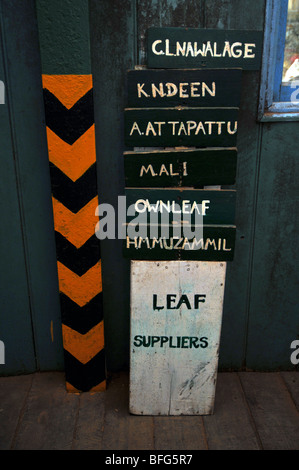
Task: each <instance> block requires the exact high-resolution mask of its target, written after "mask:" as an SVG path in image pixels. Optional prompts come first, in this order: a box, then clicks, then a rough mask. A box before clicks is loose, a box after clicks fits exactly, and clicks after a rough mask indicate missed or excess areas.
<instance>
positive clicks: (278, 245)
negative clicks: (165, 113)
mask: <svg viewBox="0 0 299 470" xmlns="http://www.w3.org/2000/svg"><path fill="white" fill-rule="evenodd" d="M265 5H266V2H265V0H256V1H254V2H252V1H251V0H242V1H240V0H229V1H227V0H166V1H164V2H157V1H156V0H119V1H114V2H111V1H109V0H103V1H98V0H91V2H90V21H91V25H90V26H91V45H92V65H93V76H94V94H95V95H94V96H95V122H96V132H97V135H96V138H97V146H98V155H99V164H98V166H99V186H100V188H101V200H102V201H103V202H108V203H111V204H113V205H114V207H115V208H117V198H118V196H119V195H123V194H124V188H125V175H124V164H123V157H122V152H123V150H124V149H125V150H126V148H125V147H124V132H123V127H124V125H125V123H124V108H125V107H126V106H127V105H128V103H127V96H126V73H127V71H128V70H132V69H134V67H135V66H136V65H143V66H146V64H147V57H146V33H147V29H148V28H149V27H152V26H154V27H157V26H158V27H161V26H162V27H184V28H185V27H188V28H216V29H237V30H258V31H261V32H262V31H263V28H264V18H265ZM259 87H260V72H259V71H246V72H243V76H242V91H241V103H240V115H239V130H238V138H237V148H238V167H237V180H236V181H237V182H236V185H235V186H226V188H227V189H229V188H230V189H236V190H237V201H236V226H237V234H236V245H235V257H234V261H233V262H232V263H228V269H227V279H226V291H225V305H224V315H223V325H222V337H221V346H220V357H219V365H220V367H221V368H223V369H240V368H244V367H247V368H254V369H270V370H273V369H275V368H279V367H281V368H292V367H293V365H292V364H291V362H290V354H291V350H290V344H291V342H292V341H293V340H294V339H296V338H297V335H298V332H299V325H298V302H297V301H296V296H297V292H298V287H297V286H298V268H297V266H298V259H297V261H296V257H297V255H296V253H297V250H296V247H295V243H296V242H295V240H296V238H297V233H298V215H297V210H298V209H297V207H298V206H297V205H296V203H295V202H294V201H295V200H296V197H297V196H296V178H295V174H298V158H297V156H298V150H297V149H296V145H294V142H295V141H296V135H297V134H298V124H297V123H273V124H262V123H259V122H258V121H257V108H258V96H259ZM296 133H297V134H296ZM142 145H144V144H142ZM285 230H287V233H288V240H289V243H286V244H285V243H284V240H285V233H286V232H285ZM282 247H283V248H282ZM102 252H103V273H104V277H103V291H104V293H106V295H105V299H106V300H105V318H106V323H105V325H106V327H105V335H106V338H107V339H106V341H107V344H109V347H108V350H107V360H108V365H109V367H110V368H111V369H118V368H120V367H125V366H126V365H127V361H128V341H129V336H128V328H129V327H128V325H129V263H128V262H127V261H126V260H124V259H123V257H122V244H121V241H114V240H104V241H103V242H102ZM297 297H298V296H297Z"/></svg>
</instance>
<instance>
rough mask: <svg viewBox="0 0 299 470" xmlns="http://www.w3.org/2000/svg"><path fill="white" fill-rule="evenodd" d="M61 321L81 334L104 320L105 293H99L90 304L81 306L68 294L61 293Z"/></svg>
mask: <svg viewBox="0 0 299 470" xmlns="http://www.w3.org/2000/svg"><path fill="white" fill-rule="evenodd" d="M60 305H61V321H62V323H63V324H64V325H66V326H68V327H69V328H72V329H73V330H75V331H77V332H78V333H80V334H81V335H84V334H85V333H87V332H88V331H89V330H91V328H93V327H94V326H96V325H97V324H98V323H100V322H101V321H102V320H103V293H102V292H100V293H99V294H97V295H96V296H95V297H94V298H93V299H92V300H91V301H90V302H88V304H86V305H84V306H83V307H80V306H79V305H78V304H76V302H73V301H72V300H71V299H70V298H69V297H68V296H67V295H65V294H63V293H62V292H61V293H60Z"/></svg>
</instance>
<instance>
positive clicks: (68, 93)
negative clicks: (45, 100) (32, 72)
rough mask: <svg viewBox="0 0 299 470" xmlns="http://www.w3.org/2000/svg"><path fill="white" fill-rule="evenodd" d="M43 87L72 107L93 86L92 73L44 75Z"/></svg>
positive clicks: (68, 106) (65, 104)
mask: <svg viewBox="0 0 299 470" xmlns="http://www.w3.org/2000/svg"><path fill="white" fill-rule="evenodd" d="M42 82H43V87H44V88H47V90H49V91H50V92H51V93H53V95H55V96H56V98H58V99H59V101H61V103H62V104H63V105H64V106H65V107H66V108H67V109H70V108H71V107H72V106H74V104H75V103H76V102H77V101H78V100H79V99H80V98H81V97H82V96H84V95H85V94H86V93H87V92H88V91H89V90H90V89H91V88H92V86H93V85H92V75H43V76H42Z"/></svg>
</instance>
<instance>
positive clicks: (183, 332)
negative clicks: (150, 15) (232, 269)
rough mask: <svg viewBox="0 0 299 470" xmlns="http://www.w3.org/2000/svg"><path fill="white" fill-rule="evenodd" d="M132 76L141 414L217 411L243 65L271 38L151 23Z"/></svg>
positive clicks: (135, 375) (129, 136)
mask: <svg viewBox="0 0 299 470" xmlns="http://www.w3.org/2000/svg"><path fill="white" fill-rule="evenodd" d="M147 40H148V61H147V66H148V68H146V69H138V70H131V71H129V72H128V74H127V89H128V102H127V108H126V109H125V116H124V133H125V144H126V146H127V147H128V148H131V149H132V150H128V151H126V152H124V165H125V178H126V190H125V191H126V192H125V194H126V204H127V216H126V239H125V240H124V249H123V253H124V256H125V257H127V258H130V259H131V320H130V322H131V333H130V407H129V408H130V412H131V413H133V414H138V415H140V414H147V415H207V414H212V413H213V409H214V398H215V388H216V378H217V368H218V354H219V344H220V333H221V323H222V309H223V298H224V288H225V274H226V265H227V261H232V260H233V258H234V249H235V236H236V225H235V204H236V191H235V190H232V189H221V186H232V185H234V184H235V182H236V168H237V148H236V145H237V133H238V111H239V104H240V95H241V80H242V70H244V69H245V70H257V69H258V68H259V66H260V62H261V50H262V48H261V41H262V33H261V32H257V31H224V30H208V29H205V30H201V29H186V28H150V29H149V30H148V35H147Z"/></svg>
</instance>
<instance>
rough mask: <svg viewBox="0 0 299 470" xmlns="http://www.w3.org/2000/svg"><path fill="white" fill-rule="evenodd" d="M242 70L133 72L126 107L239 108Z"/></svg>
mask: <svg viewBox="0 0 299 470" xmlns="http://www.w3.org/2000/svg"><path fill="white" fill-rule="evenodd" d="M241 79H242V70H241V69H236V70H233V69H227V70H225V69H222V70H220V69H219V70H217V69H216V70H211V69H209V70H200V69H198V70H181V69H176V70H174V69H171V70H163V69H160V70H157V69H145V70H130V71H129V72H128V74H127V92H128V97H127V107H128V108H143V107H145V108H150V107H158V108H162V107H166V108H169V107H175V106H190V107H197V106H201V107H206V108H209V107H210V108H214V107H217V108H220V107H233V108H238V107H239V105H240V91H241Z"/></svg>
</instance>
